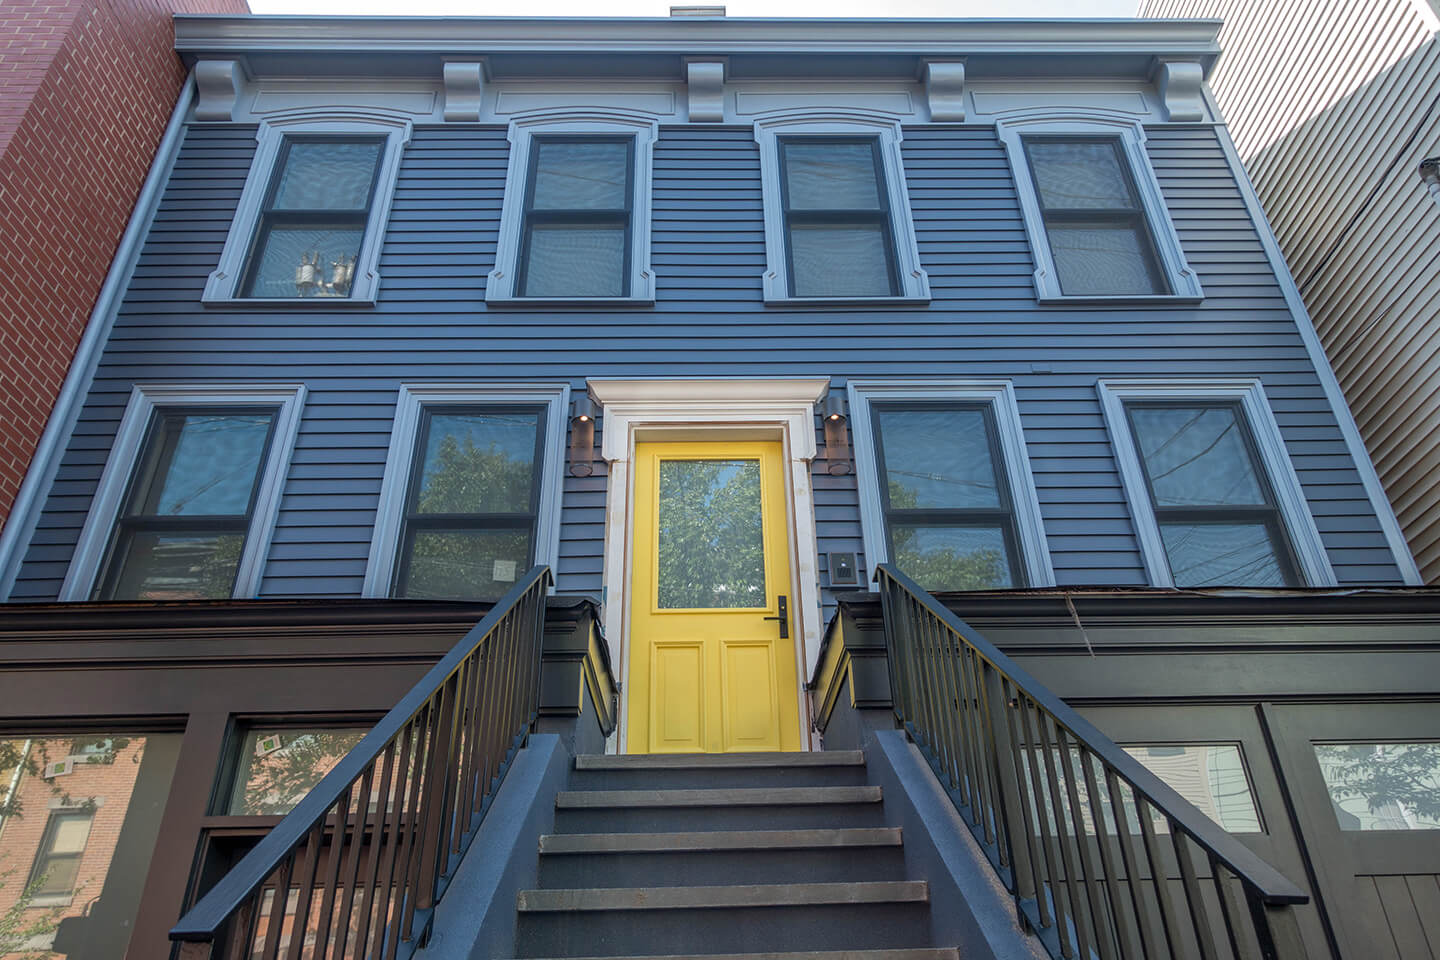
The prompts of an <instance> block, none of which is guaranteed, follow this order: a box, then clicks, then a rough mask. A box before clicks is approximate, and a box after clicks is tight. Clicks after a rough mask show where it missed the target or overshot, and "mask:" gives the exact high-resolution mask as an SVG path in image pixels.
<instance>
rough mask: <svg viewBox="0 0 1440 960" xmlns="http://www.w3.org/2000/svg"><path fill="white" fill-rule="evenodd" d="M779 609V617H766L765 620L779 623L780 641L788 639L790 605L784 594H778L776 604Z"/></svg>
mask: <svg viewBox="0 0 1440 960" xmlns="http://www.w3.org/2000/svg"><path fill="white" fill-rule="evenodd" d="M776 606H778V607H779V608H780V616H778V617H766V618H765V619H766V620H779V621H780V639H781V640H789V639H790V603H789V601H787V600H786V599H785V594H783V593H782V594H780V602H779V603H778V604H776Z"/></svg>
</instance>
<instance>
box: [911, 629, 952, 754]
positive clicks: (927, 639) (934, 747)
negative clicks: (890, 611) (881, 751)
mask: <svg viewBox="0 0 1440 960" xmlns="http://www.w3.org/2000/svg"><path fill="white" fill-rule="evenodd" d="M915 614H916V618H917V621H918V623H919V625H920V628H919V629H918V630H917V631H915V632H916V637H917V640H918V642H919V648H918V649H919V654H920V660H919V667H920V676H919V679H920V684H921V695H922V696H923V698H924V705H925V713H924V718H925V719H924V723H923V729H922V730H921V732H922V733H923V734H924V738H925V742H924V746H925V751H926V753H928V754H929V759H930V766H931V767H933V768H934V769H935V772H936V773H937V774H938V773H940V771H941V769H942V767H943V765H944V762H945V759H944V749H943V748H942V746H941V744H940V742H939V740H938V738H937V735H936V734H937V731H938V730H939V727H940V723H941V721H940V702H939V697H940V690H939V688H938V679H939V678H937V677H936V676H935V663H934V650H935V643H934V638H935V621H934V620H933V619H932V618H931V617H930V615H929V614H928V612H926V611H925V610H924V609H923V608H921V607H919V605H918V603H917V605H916V610H915Z"/></svg>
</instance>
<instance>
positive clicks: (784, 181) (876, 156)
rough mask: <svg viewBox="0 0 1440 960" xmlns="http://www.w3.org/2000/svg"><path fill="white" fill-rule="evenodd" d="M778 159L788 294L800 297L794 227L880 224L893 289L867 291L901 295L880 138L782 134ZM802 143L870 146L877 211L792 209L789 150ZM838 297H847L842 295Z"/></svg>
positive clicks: (881, 294)
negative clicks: (793, 239) (796, 289)
mask: <svg viewBox="0 0 1440 960" xmlns="http://www.w3.org/2000/svg"><path fill="white" fill-rule="evenodd" d="M775 142H776V151H777V154H778V155H777V157H776V159H777V160H778V162H779V170H780V218H781V228H782V230H783V232H784V234H785V267H786V270H785V283H786V289H787V292H788V294H789V295H790V296H791V297H799V296H801V295H800V294H797V293H796V292H795V280H796V269H795V252H794V246H793V243H792V241H791V237H792V235H793V233H794V227H795V226H796V225H797V224H799V225H802V226H810V225H818V226H841V227H845V226H879V228H880V231H881V235H882V238H883V242H884V246H885V273H886V276H887V277H888V278H889V281H890V289H889V290H888V291H887V292H885V293H875V294H866V295H865V296H867V297H868V296H873V297H898V296H901V295H902V293H903V291H902V290H901V284H900V271H899V267H898V265H897V263H896V253H895V224H894V218H893V214H892V213H891V199H890V190H889V185H888V183H887V182H886V178H885V158H884V156H882V155H881V153H880V138H879V137H870V136H852V137H847V136H808V135H797V136H780V137H776V138H775ZM800 143H803V144H805V145H806V146H813V145H816V144H819V145H834V146H841V145H845V146H853V145H867V146H869V147H870V156H871V159H872V161H873V163H874V165H875V192H876V194H877V195H878V196H879V199H880V206H879V207H878V208H876V209H874V210H868V209H856V208H847V207H834V208H829V209H825V210H792V209H791V208H790V173H789V166H790V165H789V163H788V161H787V159H786V156H785V154H786V151H787V150H788V149H789V147H790V145H791V144H800ZM804 296H805V297H806V298H808V297H812V296H821V295H817V294H805V295H804ZM838 299H842V300H843V299H847V298H846V297H845V296H840V297H838Z"/></svg>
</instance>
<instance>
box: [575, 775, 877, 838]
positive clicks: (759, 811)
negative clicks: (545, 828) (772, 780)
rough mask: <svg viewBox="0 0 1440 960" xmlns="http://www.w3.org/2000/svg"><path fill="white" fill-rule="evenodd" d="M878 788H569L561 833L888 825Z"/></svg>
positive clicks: (789, 828) (787, 828)
mask: <svg viewBox="0 0 1440 960" xmlns="http://www.w3.org/2000/svg"><path fill="white" fill-rule="evenodd" d="M881 799H882V798H881V793H880V788H879V787H867V786H846V787H769V788H750V787H740V788H725V789H717V790H706V789H684V790H571V791H564V792H562V793H560V794H559V795H558V796H557V797H556V801H555V832H556V833H620V832H624V833H662V832H672V831H674V832H690V831H697V830H760V829H773V830H792V829H817V828H841V827H879V826H884V825H885V824H884V812H883V809H882V806H881Z"/></svg>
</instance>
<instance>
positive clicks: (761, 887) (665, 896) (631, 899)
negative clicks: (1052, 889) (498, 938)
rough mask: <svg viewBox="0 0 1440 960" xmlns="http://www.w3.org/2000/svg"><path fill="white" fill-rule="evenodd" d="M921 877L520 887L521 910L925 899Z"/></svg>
mask: <svg viewBox="0 0 1440 960" xmlns="http://www.w3.org/2000/svg"><path fill="white" fill-rule="evenodd" d="M929 896H930V891H929V885H928V884H927V883H926V882H925V881H924V880H876V881H867V882H863V883H757V884H736V885H734V886H723V887H607V888H588V889H583V890H521V891H520V893H519V895H518V896H517V897H516V904H515V906H516V909H517V910H519V911H520V912H521V913H557V912H558V913H571V912H579V911H595V910H683V909H692V910H693V909H705V908H712V907H804V906H816V905H824V904H862V903H924V902H926V901H927V900H928V899H929Z"/></svg>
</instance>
